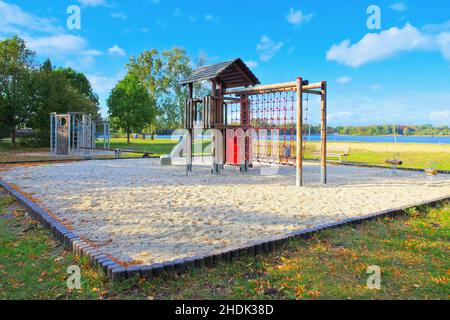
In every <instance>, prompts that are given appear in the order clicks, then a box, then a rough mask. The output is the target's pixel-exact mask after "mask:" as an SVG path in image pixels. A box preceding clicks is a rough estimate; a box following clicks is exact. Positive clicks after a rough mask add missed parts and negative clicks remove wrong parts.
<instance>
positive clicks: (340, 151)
mask: <svg viewBox="0 0 450 320" xmlns="http://www.w3.org/2000/svg"><path fill="white" fill-rule="evenodd" d="M321 156H322V152H321V150H320V148H319V150H318V151H316V152H314V153H313V157H317V158H320V157H321ZM349 156H350V146H333V145H331V146H327V158H337V159H339V162H342V158H344V161H347V157H349Z"/></svg>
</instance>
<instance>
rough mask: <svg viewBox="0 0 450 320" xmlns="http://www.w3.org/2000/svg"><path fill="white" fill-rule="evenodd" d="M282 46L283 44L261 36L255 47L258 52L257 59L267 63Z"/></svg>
mask: <svg viewBox="0 0 450 320" xmlns="http://www.w3.org/2000/svg"><path fill="white" fill-rule="evenodd" d="M283 46H284V43H283V42H274V41H273V40H272V39H270V38H269V37H268V36H266V35H263V36H262V37H261V39H260V41H259V43H258V44H257V45H256V50H257V51H258V52H259V59H260V60H261V61H269V60H270V59H272V58H273V57H274V56H275V55H276V54H277V52H278V51H279V50H280V49H281V48H282V47H283Z"/></svg>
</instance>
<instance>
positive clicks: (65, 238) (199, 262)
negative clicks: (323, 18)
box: [0, 179, 450, 281]
mask: <svg viewBox="0 0 450 320" xmlns="http://www.w3.org/2000/svg"><path fill="white" fill-rule="evenodd" d="M0 187H2V188H4V189H5V190H6V191H7V192H8V193H9V194H11V195H12V196H13V197H14V198H16V199H17V201H18V202H19V203H20V204H22V205H23V206H24V207H25V208H26V209H27V211H28V212H29V213H30V215H31V216H32V217H33V218H34V219H36V220H38V221H39V222H40V223H42V225H43V226H44V227H46V228H47V229H49V230H50V231H51V233H52V235H53V236H54V237H55V239H57V240H59V241H60V242H61V243H62V244H64V245H65V247H66V248H67V249H69V250H71V251H72V252H73V253H74V254H76V255H79V256H85V257H87V258H88V259H89V261H90V263H91V265H92V266H93V267H95V268H96V269H97V271H99V272H101V273H103V274H105V275H106V276H107V277H108V278H109V279H111V280H112V281H121V280H125V279H127V278H132V277H135V276H142V277H146V278H147V280H151V279H153V278H156V277H160V276H162V275H164V274H182V273H185V272H188V271H190V270H192V269H194V268H201V267H208V268H212V267H215V266H217V264H218V263H219V262H231V261H233V260H236V259H237V258H239V257H241V256H257V255H260V254H262V253H270V252H272V251H274V250H276V249H278V248H280V247H281V246H282V245H283V244H284V243H287V242H289V241H291V240H294V239H308V238H310V237H311V236H312V235H313V234H315V233H317V232H320V231H323V230H326V229H330V228H337V227H341V226H345V225H354V224H360V223H362V222H364V221H369V220H374V219H377V218H381V217H384V216H391V215H398V214H402V213H404V212H405V211H406V210H408V209H411V208H417V207H422V206H436V205H438V204H441V203H444V202H446V201H450V195H449V196H445V197H441V198H437V199H433V200H430V201H424V202H421V203H418V204H415V205H407V206H403V207H400V208H396V209H389V210H385V211H380V212H376V213H372V214H368V215H364V216H360V217H353V218H348V219H345V220H341V221H335V222H330V223H324V224H321V225H319V226H316V227H314V228H310V229H302V230H297V231H293V232H290V233H288V234H286V235H282V236H276V237H271V239H270V240H262V241H254V242H250V243H247V244H245V245H243V246H242V247H239V248H234V249H231V250H225V251H221V252H216V253H214V254H211V255H206V256H194V257H187V258H184V259H176V260H173V261H166V262H163V263H155V264H152V265H136V266H130V267H127V268H125V267H123V266H122V265H120V264H118V263H117V262H116V261H114V260H116V259H114V258H112V257H110V256H106V255H105V254H102V253H101V252H100V251H99V250H98V249H97V248H95V247H93V246H92V245H90V244H88V243H87V242H85V241H83V240H82V239H81V238H80V237H79V236H78V235H77V234H76V233H74V232H72V231H70V230H69V229H68V228H67V227H66V226H64V225H63V224H62V223H60V222H59V221H57V220H56V219H55V218H53V217H52V216H51V215H49V214H48V212H47V211H45V210H44V209H43V208H41V207H40V206H39V205H37V204H36V203H34V202H33V201H32V200H31V199H29V198H28V197H26V196H24V195H23V194H22V193H20V192H18V191H17V190H15V189H14V188H13V187H12V186H11V185H9V184H8V183H7V182H5V181H3V180H2V179H0Z"/></svg>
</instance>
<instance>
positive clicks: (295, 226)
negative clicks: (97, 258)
mask: <svg viewBox="0 0 450 320" xmlns="http://www.w3.org/2000/svg"><path fill="white" fill-rule="evenodd" d="M205 82H206V83H209V84H210V87H211V92H210V95H207V96H201V95H202V94H204V93H203V92H201V91H200V92H198V86H196V84H199V83H205ZM181 84H182V85H184V86H186V87H187V93H188V97H187V99H186V105H185V108H184V117H183V119H184V125H183V130H179V136H181V139H178V140H179V141H178V144H176V145H173V148H172V147H171V148H169V150H168V151H169V152H168V154H166V155H163V156H162V157H161V159H148V158H150V157H153V156H155V152H149V151H148V150H146V151H142V150H138V149H135V150H130V149H128V148H126V146H125V148H124V147H120V148H111V139H110V127H109V123H108V122H96V121H94V120H93V118H92V115H90V114H84V113H68V114H56V113H52V114H51V115H50V134H51V139H50V154H51V155H52V156H54V157H63V158H61V159H69V160H70V156H80V155H81V156H85V157H87V158H86V160H87V159H90V158H92V157H95V154H96V153H100V154H103V153H105V155H106V154H108V153H110V154H111V153H112V154H114V158H116V159H117V161H111V160H101V159H97V161H78V162H70V161H69V162H65V163H53V164H50V163H47V164H45V163H44V164H36V163H34V164H28V165H26V166H21V165H20V164H15V165H13V166H10V167H8V166H5V167H3V168H2V169H1V171H0V177H1V179H2V180H3V181H5V182H6V183H8V185H9V186H12V187H13V188H15V189H16V191H18V192H21V193H22V195H25V196H26V197H27V198H28V200H32V201H33V202H34V203H36V204H38V205H39V206H40V207H41V208H42V209H44V210H46V211H47V212H48V213H49V214H50V215H51V216H52V218H53V219H56V221H57V223H60V224H62V225H63V228H64V229H66V230H70V231H71V232H73V234H74V236H77V237H80V238H81V239H82V240H83V241H86V242H87V243H89V244H90V245H91V246H93V247H94V248H96V249H97V250H98V251H99V252H100V253H102V254H104V255H106V256H107V257H109V258H111V259H114V263H118V265H115V266H113V269H115V270H117V273H120V272H121V273H122V274H125V275H126V276H129V275H130V274H132V270H130V271H127V270H126V269H123V268H122V267H123V266H126V267H130V266H134V265H136V266H143V265H144V266H145V265H147V266H150V265H155V264H161V263H167V262H168V263H169V265H170V263H171V261H176V260H179V261H185V260H183V259H187V258H193V257H202V256H203V257H213V256H214V255H219V256H220V255H222V254H225V253H226V252H228V253H230V252H231V251H233V250H234V251H236V250H244V248H251V247H255V244H257V243H262V242H266V243H269V242H271V243H275V242H276V241H277V240H279V239H287V238H289V236H290V235H291V234H293V233H296V232H301V231H304V232H307V231H308V230H311V229H315V228H318V229H320V228H322V227H323V226H326V225H328V224H333V223H334V224H336V223H345V222H349V221H354V220H355V219H364V218H365V217H367V216H371V215H377V214H383V213H386V212H394V211H401V210H403V209H405V208H411V207H415V206H418V205H421V204H426V203H433V202H436V201H439V200H445V199H447V198H448V197H449V195H450V175H447V174H444V173H442V174H440V172H439V171H438V169H439V167H438V164H437V163H431V162H430V163H431V165H430V167H429V168H427V169H426V170H425V171H423V170H422V171H420V170H419V171H405V170H399V169H401V168H400V167H402V166H403V164H404V159H403V158H401V157H400V154H398V153H396V152H395V150H392V152H387V153H385V154H384V155H385V157H384V160H382V161H383V162H384V165H385V166H387V168H371V167H367V166H366V167H353V166H346V165H339V164H346V162H347V161H348V159H349V158H350V159H351V157H352V155H353V152H354V150H353V151H352V149H351V147H350V146H346V145H336V144H334V145H332V144H330V145H329V144H328V143H327V142H328V139H327V135H328V131H327V82H326V81H320V82H310V81H309V80H306V79H303V78H301V77H298V78H297V79H296V81H292V82H285V83H277V84H271V85H259V84H260V82H259V80H258V78H257V77H256V76H255V75H254V74H253V73H252V71H251V70H250V69H249V68H248V67H247V66H246V65H245V63H244V62H243V61H242V60H241V59H236V60H232V61H227V62H222V63H219V64H215V65H210V66H205V67H201V68H200V69H198V70H196V71H194V72H193V73H192V74H191V75H190V76H188V77H187V78H186V79H184V80H183V81H181ZM196 88H197V89H196ZM199 95H200V96H199ZM310 96H315V97H318V99H315V101H316V103H313V102H312V101H311V104H310V99H309V97H310ZM313 109H314V110H316V112H317V113H318V114H319V115H320V117H319V118H320V141H319V142H315V143H313V144H311V143H307V140H308V139H309V138H310V132H309V131H310V130H308V125H307V124H308V115H309V112H311V111H312V110H313ZM98 133H100V137H101V140H100V142H99V139H98V137H99V136H98ZM199 137H200V138H199ZM169 147H170V145H169ZM170 149H171V150H170ZM396 150H398V149H396ZM385 151H387V150H385ZM126 153H135V154H140V155H141V156H143V157H144V159H136V158H135V159H124V157H123V155H124V154H126ZM156 154H158V152H157V153H156ZM68 157H69V158H68ZM311 158H313V159H315V160H316V161H315V162H310V161H305V160H306V159H309V160H310V159H311ZM330 159H333V160H334V162H331V163H330V162H329V160H330ZM347 164H348V163H347ZM55 223H56V222H55ZM53 227H54V224H53ZM244 251H245V252H247V253H249V252H248V250H247V249H245V250H244ZM110 262H113V261H111V260H109V261H104V263H105V266H104V269H105V271H107V268H108V266H107V263H110ZM183 264H184V262H183ZM152 268H153V267H152ZM165 268H166V267H165ZM138 270H139V268H138ZM151 270H153V269H151ZM166 271H167V270H166ZM152 272H153V271H152ZM155 272H156V271H155ZM111 277H112V278H114V276H112V274H111Z"/></svg>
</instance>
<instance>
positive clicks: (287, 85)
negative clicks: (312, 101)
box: [224, 81, 322, 95]
mask: <svg viewBox="0 0 450 320" xmlns="http://www.w3.org/2000/svg"><path fill="white" fill-rule="evenodd" d="M321 85H322V83H321V82H318V83H310V84H308V85H304V86H302V90H312V89H320V88H321ZM292 89H294V90H297V82H296V81H294V82H284V83H276V84H269V85H264V86H256V87H249V88H245V89H231V90H226V91H225V92H224V94H235V95H239V94H252V93H260V92H264V91H276V90H281V91H283V90H292ZM312 94H319V93H318V92H317V93H316V92H315V91H314V92H312Z"/></svg>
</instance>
